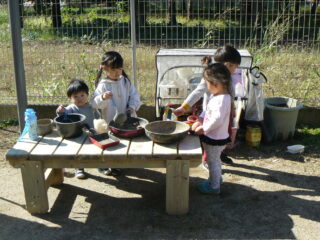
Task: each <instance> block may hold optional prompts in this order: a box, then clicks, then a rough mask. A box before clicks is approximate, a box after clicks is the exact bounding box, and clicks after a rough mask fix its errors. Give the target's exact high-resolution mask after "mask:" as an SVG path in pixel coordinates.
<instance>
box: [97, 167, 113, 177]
mask: <svg viewBox="0 0 320 240" xmlns="http://www.w3.org/2000/svg"><path fill="white" fill-rule="evenodd" d="M98 171H99V173H102V174H103V175H110V173H111V168H98Z"/></svg>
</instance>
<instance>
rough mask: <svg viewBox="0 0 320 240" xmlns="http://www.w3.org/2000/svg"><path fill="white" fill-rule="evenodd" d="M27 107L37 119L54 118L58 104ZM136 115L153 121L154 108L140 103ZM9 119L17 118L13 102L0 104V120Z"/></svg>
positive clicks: (16, 110)
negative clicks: (33, 112) (34, 113)
mask: <svg viewBox="0 0 320 240" xmlns="http://www.w3.org/2000/svg"><path fill="white" fill-rule="evenodd" d="M28 107H31V108H33V109H34V110H35V111H36V113H37V117H38V119H40V118H51V119H53V118H55V117H56V109H57V107H58V105H53V104H50V105H45V104H43V105H38V104H37V105H29V106H28ZM138 116H139V117H142V118H145V119H148V120H149V121H154V120H155V116H156V112H155V108H154V107H152V106H146V105H142V106H141V108H140V109H139V111H138ZM9 119H18V109H17V105H15V104H11V105H9V104H0V121H1V120H9Z"/></svg>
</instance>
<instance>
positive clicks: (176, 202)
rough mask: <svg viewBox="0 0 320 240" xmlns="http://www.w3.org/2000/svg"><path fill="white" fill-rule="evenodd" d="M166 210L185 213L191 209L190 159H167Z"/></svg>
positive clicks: (171, 212) (178, 213) (174, 213)
mask: <svg viewBox="0 0 320 240" xmlns="http://www.w3.org/2000/svg"><path fill="white" fill-rule="evenodd" d="M166 211H167V213H168V214H170V215H183V214H187V213H188V211H189V161H188V160H168V161H167V177H166Z"/></svg>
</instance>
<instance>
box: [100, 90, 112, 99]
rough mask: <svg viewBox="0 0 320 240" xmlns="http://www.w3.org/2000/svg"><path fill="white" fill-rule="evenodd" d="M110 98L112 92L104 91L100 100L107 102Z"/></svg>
mask: <svg viewBox="0 0 320 240" xmlns="http://www.w3.org/2000/svg"><path fill="white" fill-rule="evenodd" d="M110 98H112V92H110V91H106V92H104V93H103V94H102V100H108V99H110Z"/></svg>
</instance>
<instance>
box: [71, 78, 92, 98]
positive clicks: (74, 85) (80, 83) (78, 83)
mask: <svg viewBox="0 0 320 240" xmlns="http://www.w3.org/2000/svg"><path fill="white" fill-rule="evenodd" d="M81 91H83V92H85V93H86V94H88V95H89V88H88V85H87V84H86V83H85V82H84V80H82V79H77V78H74V79H72V80H71V81H70V83H69V85H68V88H67V96H68V97H69V98H70V97H71V95H72V94H74V93H78V92H81Z"/></svg>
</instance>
